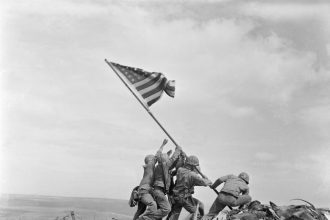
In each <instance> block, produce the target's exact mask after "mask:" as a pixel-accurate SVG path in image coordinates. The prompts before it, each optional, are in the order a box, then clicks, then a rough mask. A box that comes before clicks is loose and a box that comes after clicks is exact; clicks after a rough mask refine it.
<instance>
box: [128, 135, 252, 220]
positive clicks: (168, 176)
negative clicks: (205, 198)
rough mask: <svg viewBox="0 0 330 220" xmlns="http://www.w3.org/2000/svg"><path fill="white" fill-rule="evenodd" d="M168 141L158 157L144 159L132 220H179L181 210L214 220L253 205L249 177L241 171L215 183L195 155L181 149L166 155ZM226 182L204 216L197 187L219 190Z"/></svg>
mask: <svg viewBox="0 0 330 220" xmlns="http://www.w3.org/2000/svg"><path fill="white" fill-rule="evenodd" d="M166 143H167V140H166V139H165V140H164V141H163V143H162V145H161V147H160V148H159V150H158V151H157V153H156V154H155V155H147V156H146V157H145V159H144V163H145V164H144V166H143V168H144V173H143V177H142V180H141V182H140V184H139V186H137V187H135V188H134V189H133V191H132V193H131V198H130V201H129V204H130V206H131V207H134V206H136V205H137V211H136V213H135V215H134V218H133V220H161V219H162V218H164V217H166V216H167V217H166V220H178V218H179V215H180V212H181V210H182V208H184V209H186V210H187V211H188V212H189V213H191V214H194V215H192V216H197V218H198V219H202V220H212V219H213V218H214V217H216V216H217V215H218V214H219V212H220V211H221V210H223V209H224V208H225V207H226V206H228V207H230V208H231V207H237V206H239V207H242V206H244V205H245V204H248V203H249V202H251V200H252V198H251V196H250V195H249V187H248V184H249V176H248V174H247V173H245V172H242V173H240V174H239V175H238V176H235V175H226V176H222V177H220V178H218V179H217V180H216V181H215V182H214V183H212V181H210V180H209V179H208V178H207V177H206V176H204V175H203V174H202V172H201V170H200V165H199V160H198V158H197V157H196V156H193V155H192V156H187V155H186V154H185V152H184V151H183V150H182V148H181V147H180V146H176V148H175V151H174V152H173V154H172V151H169V152H167V153H163V152H162V151H163V147H164V145H165V144H166ZM222 183H223V187H222V189H221V190H220V192H219V193H218V196H217V198H216V199H215V201H214V202H213V204H212V206H211V208H210V210H209V212H208V213H207V214H205V215H204V205H203V203H202V202H201V201H199V200H198V199H196V198H194V197H193V196H192V195H193V194H194V187H195V186H209V187H210V188H212V189H213V190H215V191H216V188H217V187H218V186H219V185H220V184H222Z"/></svg>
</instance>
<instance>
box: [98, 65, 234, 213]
mask: <svg viewBox="0 0 330 220" xmlns="http://www.w3.org/2000/svg"><path fill="white" fill-rule="evenodd" d="M104 61H105V62H106V63H107V64H108V65H109V66H110V67H111V69H112V70H113V71H114V72H115V73H116V75H117V76H118V77H119V79H120V80H121V81H122V82H123V83H124V85H125V86H126V87H127V88H128V90H129V91H131V93H132V94H133V95H134V97H135V98H136V99H137V100H138V101H139V103H140V104H141V105H142V106H143V108H144V109H145V110H146V111H147V112H148V113H149V115H150V116H151V117H152V118H153V119H154V120H155V122H156V123H157V124H158V125H159V127H160V128H161V129H162V130H163V131H164V132H165V134H166V135H167V136H168V137H169V138H170V139H171V141H172V142H173V144H174V145H175V146H179V145H178V144H177V143H176V141H175V140H174V139H173V138H172V136H171V135H170V134H169V133H168V132H167V131H166V129H165V128H164V127H163V125H162V124H161V123H160V122H159V121H158V120H157V118H156V117H155V116H154V115H153V114H152V112H151V111H150V109H149V108H148V107H147V106H146V105H145V104H144V103H143V102H142V101H141V100H140V99H139V97H138V96H137V95H136V94H135V92H134V91H133V90H132V89H131V87H130V86H129V85H128V83H127V82H126V81H125V80H124V79H123V78H122V77H121V76H120V75H119V73H118V72H117V71H116V68H114V67H113V66H112V64H111V63H110V62H109V61H108V60H107V59H104ZM195 170H196V171H197V172H198V173H199V174H200V175H201V176H202V177H203V178H207V177H206V176H205V175H204V174H203V173H202V172H201V171H200V170H198V169H195ZM209 187H210V188H211V186H209ZM211 189H212V188H211ZM213 191H214V192H215V193H216V194H219V192H218V191H217V190H216V189H213ZM229 208H231V207H230V206H229Z"/></svg>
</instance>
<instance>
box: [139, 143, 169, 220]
mask: <svg viewBox="0 0 330 220" xmlns="http://www.w3.org/2000/svg"><path fill="white" fill-rule="evenodd" d="M166 143H167V139H164V141H163V144H162V145H161V146H160V148H159V150H158V151H157V153H156V155H147V156H146V157H145V159H144V163H145V165H144V166H143V169H144V172H143V177H142V180H141V182H140V185H139V187H138V199H139V202H138V209H137V211H136V213H135V215H134V218H133V220H136V219H143V218H144V219H148V220H149V219H150V218H148V216H144V215H145V214H146V213H149V214H150V213H156V211H157V203H156V201H155V200H154V198H153V196H152V184H153V181H154V169H155V164H156V162H157V160H156V158H157V157H160V155H161V154H162V151H163V148H164V145H165V144H166ZM143 212H144V213H143ZM142 213H143V214H142ZM141 214H142V215H141ZM139 216H140V217H139Z"/></svg>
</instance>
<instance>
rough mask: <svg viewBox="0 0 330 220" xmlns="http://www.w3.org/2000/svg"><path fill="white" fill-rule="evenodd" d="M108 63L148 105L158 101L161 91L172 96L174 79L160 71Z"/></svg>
mask: <svg viewBox="0 0 330 220" xmlns="http://www.w3.org/2000/svg"><path fill="white" fill-rule="evenodd" d="M110 64H111V65H112V66H113V67H115V68H116V69H117V70H118V73H119V74H120V75H121V76H122V78H125V79H126V81H128V82H129V84H131V85H132V86H133V87H134V88H135V89H136V90H137V91H138V93H139V94H140V95H141V96H142V98H143V100H144V101H145V103H146V104H147V105H148V106H151V105H152V104H154V103H155V102H156V101H158V100H159V99H160V97H161V96H162V94H163V91H165V92H166V94H167V95H169V96H170V97H172V98H173V97H174V93H175V81H174V80H167V79H166V77H165V76H164V75H163V74H162V73H157V72H147V71H144V70H142V69H139V68H134V67H129V66H123V65H120V64H118V63H113V62H110Z"/></svg>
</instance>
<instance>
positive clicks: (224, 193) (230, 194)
mask: <svg viewBox="0 0 330 220" xmlns="http://www.w3.org/2000/svg"><path fill="white" fill-rule="evenodd" d="M220 193H221V194H223V195H225V196H232V197H235V198H236V199H237V198H238V196H236V195H234V194H233V193H230V192H224V191H220Z"/></svg>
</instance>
